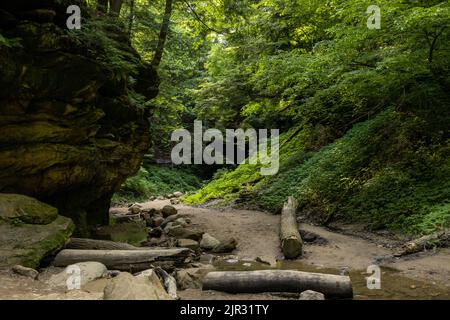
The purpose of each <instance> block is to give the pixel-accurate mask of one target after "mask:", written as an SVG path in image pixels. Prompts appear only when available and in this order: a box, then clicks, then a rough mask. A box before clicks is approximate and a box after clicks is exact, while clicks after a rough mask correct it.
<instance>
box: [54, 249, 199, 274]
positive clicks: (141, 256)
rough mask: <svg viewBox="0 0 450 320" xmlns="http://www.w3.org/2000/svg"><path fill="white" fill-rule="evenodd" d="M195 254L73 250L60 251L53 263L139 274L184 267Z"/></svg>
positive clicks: (188, 250)
mask: <svg viewBox="0 0 450 320" xmlns="http://www.w3.org/2000/svg"><path fill="white" fill-rule="evenodd" d="M193 256H194V252H193V251H192V250H190V249H187V248H168V249H166V248H151V249H143V250H73V249H64V250H62V251H60V252H59V253H58V254H57V255H56V257H55V260H54V262H53V264H54V265H55V266H56V267H66V266H68V265H71V264H75V263H78V262H85V261H96V262H100V263H103V264H104V265H105V266H106V267H107V268H108V269H113V270H121V271H128V272H131V273H133V272H138V271H143V270H146V269H150V268H152V267H154V266H157V265H160V264H163V265H164V264H165V263H167V262H170V263H173V265H174V266H176V267H183V266H185V265H186V264H187V263H189V262H191V261H192V258H193Z"/></svg>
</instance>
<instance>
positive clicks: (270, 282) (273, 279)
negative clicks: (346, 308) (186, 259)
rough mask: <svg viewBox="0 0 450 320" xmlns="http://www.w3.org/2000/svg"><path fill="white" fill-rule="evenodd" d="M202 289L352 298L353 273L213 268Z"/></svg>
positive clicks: (204, 280)
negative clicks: (345, 274)
mask: <svg viewBox="0 0 450 320" xmlns="http://www.w3.org/2000/svg"><path fill="white" fill-rule="evenodd" d="M202 289H203V290H216V291H224V292H229V293H262V292H294V293H301V292H303V291H306V290H313V291H317V292H321V293H323V294H324V295H325V297H327V298H352V297H353V289H352V283H351V281H350V277H348V276H338V275H332V274H322V273H310V272H302V271H292V270H260V271H225V272H210V273H208V274H207V275H206V276H205V278H204V279H203V288H202Z"/></svg>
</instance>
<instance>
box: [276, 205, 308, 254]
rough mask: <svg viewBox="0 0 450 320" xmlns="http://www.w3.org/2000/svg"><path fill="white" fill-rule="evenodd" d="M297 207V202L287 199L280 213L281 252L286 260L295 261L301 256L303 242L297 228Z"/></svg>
mask: <svg viewBox="0 0 450 320" xmlns="http://www.w3.org/2000/svg"><path fill="white" fill-rule="evenodd" d="M297 205H298V203H297V200H295V198H294V197H289V198H288V201H287V202H286V203H285V204H284V206H283V210H282V211H281V218H280V241H281V250H282V251H283V254H284V256H285V258H287V259H295V258H297V257H298V256H300V255H301V254H302V248H303V241H302V238H301V236H300V233H299V231H298V227H297V215H296V209H297Z"/></svg>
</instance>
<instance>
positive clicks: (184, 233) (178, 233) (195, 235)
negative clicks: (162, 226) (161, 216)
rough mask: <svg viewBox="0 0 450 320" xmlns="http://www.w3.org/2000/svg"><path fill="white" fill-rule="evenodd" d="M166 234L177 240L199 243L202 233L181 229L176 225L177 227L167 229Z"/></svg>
mask: <svg viewBox="0 0 450 320" xmlns="http://www.w3.org/2000/svg"><path fill="white" fill-rule="evenodd" d="M166 228H167V227H166ZM167 234H168V235H169V236H172V237H175V238H177V239H191V240H195V241H200V239H201V238H202V235H203V232H201V231H197V230H193V229H189V228H183V227H182V226H179V225H178V226H171V227H170V228H168V231H167Z"/></svg>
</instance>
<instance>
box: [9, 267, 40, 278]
mask: <svg viewBox="0 0 450 320" xmlns="http://www.w3.org/2000/svg"><path fill="white" fill-rule="evenodd" d="M12 271H13V272H14V273H16V274H20V275H21V276H24V277H28V278H31V279H37V277H38V276H39V272H37V271H36V270H34V269H33V268H27V267H24V266H21V265H15V266H13V267H12Z"/></svg>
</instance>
